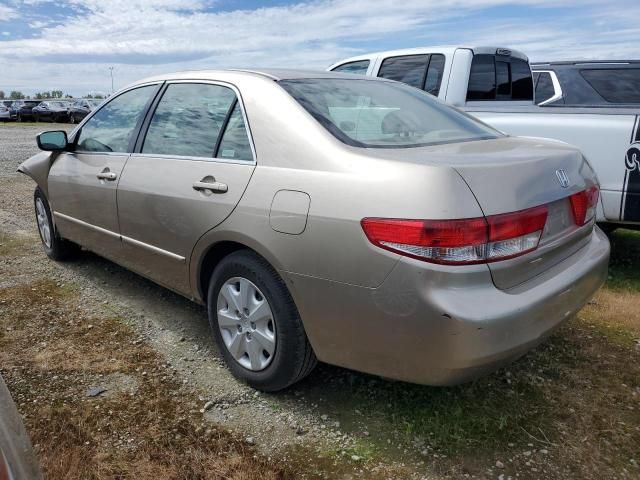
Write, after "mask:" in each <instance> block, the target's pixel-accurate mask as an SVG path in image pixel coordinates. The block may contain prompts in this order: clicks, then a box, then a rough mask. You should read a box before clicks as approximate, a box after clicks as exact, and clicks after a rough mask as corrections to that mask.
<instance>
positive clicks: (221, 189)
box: [193, 178, 229, 193]
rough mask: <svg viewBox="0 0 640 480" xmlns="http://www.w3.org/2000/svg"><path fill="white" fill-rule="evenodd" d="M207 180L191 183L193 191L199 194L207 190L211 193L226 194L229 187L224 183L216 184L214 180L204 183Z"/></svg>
mask: <svg viewBox="0 0 640 480" xmlns="http://www.w3.org/2000/svg"><path fill="white" fill-rule="evenodd" d="M206 180H207V178H203V179H202V180H201V181H199V182H193V189H194V190H197V191H199V192H202V191H205V190H209V191H210V192H213V193H226V192H227V191H228V190H229V187H228V185H227V184H226V183H221V182H216V181H215V180H214V179H212V180H211V181H206Z"/></svg>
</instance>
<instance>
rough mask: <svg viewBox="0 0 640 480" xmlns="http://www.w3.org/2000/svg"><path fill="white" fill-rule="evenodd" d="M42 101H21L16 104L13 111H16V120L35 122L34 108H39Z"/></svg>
mask: <svg viewBox="0 0 640 480" xmlns="http://www.w3.org/2000/svg"><path fill="white" fill-rule="evenodd" d="M39 103H40V100H19V101H18V102H14V103H13V105H12V107H11V109H12V111H15V115H16V120H17V121H18V122H22V121H24V120H33V111H32V110H33V108H34V107H36V106H38V104H39Z"/></svg>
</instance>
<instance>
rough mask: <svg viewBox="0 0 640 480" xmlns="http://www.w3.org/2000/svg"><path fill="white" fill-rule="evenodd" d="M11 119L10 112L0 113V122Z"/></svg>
mask: <svg viewBox="0 0 640 480" xmlns="http://www.w3.org/2000/svg"><path fill="white" fill-rule="evenodd" d="M10 118H11V113H10V112H8V111H7V112H0V120H9V119H10Z"/></svg>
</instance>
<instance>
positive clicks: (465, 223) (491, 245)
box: [360, 205, 548, 265]
mask: <svg viewBox="0 0 640 480" xmlns="http://www.w3.org/2000/svg"><path fill="white" fill-rule="evenodd" d="M547 214H548V208H547V207H546V206H544V205H543V206H539V207H534V208H530V209H527V210H522V211H519V212H514V213H507V214H501V215H492V216H489V217H479V218H468V219H462V220H402V219H393V218H391V219H387V218H365V219H363V220H362V221H361V222H360V223H361V225H362V229H363V230H364V233H365V234H366V236H367V238H368V239H369V241H370V242H371V243H373V244H374V245H376V246H378V247H380V248H384V249H385V250H389V251H392V252H395V253H399V254H401V255H405V256H407V257H412V258H416V259H418V260H423V261H426V262H431V263H439V264H443V265H471V264H476V263H487V262H496V261H498V260H505V259H507V258H513V257H517V256H519V255H524V254H525V253H528V252H531V251H532V250H535V249H536V248H538V243H539V242H540V237H541V235H542V231H543V230H544V226H545V224H546V221H547Z"/></svg>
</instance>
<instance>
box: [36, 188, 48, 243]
mask: <svg viewBox="0 0 640 480" xmlns="http://www.w3.org/2000/svg"><path fill="white" fill-rule="evenodd" d="M36 219H37V221H38V231H39V232H40V238H42V241H43V242H44V244H45V245H46V246H47V247H48V248H51V228H50V226H49V217H47V211H46V210H45V208H44V203H42V199H40V198H36Z"/></svg>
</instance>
